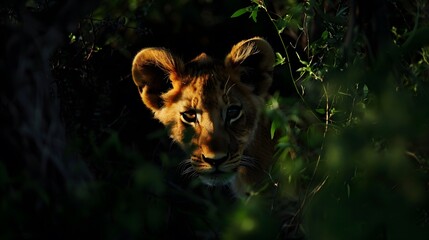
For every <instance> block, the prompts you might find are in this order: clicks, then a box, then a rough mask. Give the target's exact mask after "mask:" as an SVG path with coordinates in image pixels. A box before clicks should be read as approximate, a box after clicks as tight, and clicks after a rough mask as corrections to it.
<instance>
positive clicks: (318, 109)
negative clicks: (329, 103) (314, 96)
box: [315, 108, 326, 114]
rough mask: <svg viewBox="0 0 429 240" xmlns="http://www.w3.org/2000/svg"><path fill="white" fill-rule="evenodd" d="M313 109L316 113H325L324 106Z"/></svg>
mask: <svg viewBox="0 0 429 240" xmlns="http://www.w3.org/2000/svg"><path fill="white" fill-rule="evenodd" d="M315 111H316V112H317V113H320V114H325V113H326V111H325V109H324V108H317V109H316V110H315Z"/></svg>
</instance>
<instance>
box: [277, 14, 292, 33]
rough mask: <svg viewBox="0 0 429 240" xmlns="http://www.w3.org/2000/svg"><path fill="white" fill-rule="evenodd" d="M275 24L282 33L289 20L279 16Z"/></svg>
mask: <svg viewBox="0 0 429 240" xmlns="http://www.w3.org/2000/svg"><path fill="white" fill-rule="evenodd" d="M274 24H275V25H276V29H277V31H278V32H279V33H282V32H283V31H284V30H285V28H286V26H287V25H288V24H289V21H287V20H286V19H284V18H279V19H277V20H275V21H274Z"/></svg>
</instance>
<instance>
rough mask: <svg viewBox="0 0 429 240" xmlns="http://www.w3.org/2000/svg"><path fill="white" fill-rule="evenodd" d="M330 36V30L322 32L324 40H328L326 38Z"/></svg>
mask: <svg viewBox="0 0 429 240" xmlns="http://www.w3.org/2000/svg"><path fill="white" fill-rule="evenodd" d="M328 37H329V32H328V31H326V30H325V31H324V32H323V33H322V39H323V40H326V39H328Z"/></svg>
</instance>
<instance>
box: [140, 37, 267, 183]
mask: <svg viewBox="0 0 429 240" xmlns="http://www.w3.org/2000/svg"><path fill="white" fill-rule="evenodd" d="M273 65H274V53H273V50H272V48H271V46H270V45H269V44H268V43H267V42H266V41H265V40H263V39H261V38H252V39H249V40H245V41H242V42H240V43H238V44H237V45H235V46H234V47H233V48H232V50H231V52H230V53H229V54H228V55H227V57H226V59H225V61H224V62H219V61H216V60H213V59H212V58H210V57H209V56H207V55H206V54H204V53H203V54H201V55H200V56H198V57H196V58H195V59H194V60H192V61H191V62H189V63H186V64H185V63H183V62H182V60H181V59H179V58H177V57H175V56H173V55H172V54H171V53H170V52H168V51H167V50H165V49H162V48H146V49H143V50H141V51H140V52H139V53H138V54H137V55H136V57H135V58H134V61H133V68H132V75H133V80H134V82H135V84H136V85H137V87H138V89H139V92H140V94H141V97H142V100H143V102H144V104H145V105H146V106H147V107H148V108H149V109H151V110H152V112H153V113H154V117H155V118H157V119H158V120H159V121H160V122H162V123H163V124H164V125H165V126H166V127H168V128H169V131H170V136H171V138H172V139H173V140H174V141H175V142H177V143H178V144H179V145H180V146H181V147H182V148H183V149H184V150H185V151H186V152H187V153H189V154H190V159H189V160H188V163H189V168H188V169H186V170H185V173H190V172H195V173H197V174H198V175H199V176H200V178H201V179H202V180H203V182H204V183H206V184H208V185H223V184H228V183H229V182H231V180H232V179H233V178H234V176H235V174H236V172H237V170H238V169H239V168H243V167H244V168H245V167H257V165H258V163H257V162H256V163H255V162H253V161H250V160H249V159H251V158H249V157H246V149H247V147H249V144H250V143H251V142H252V141H253V138H254V133H255V131H256V129H257V127H258V120H259V116H260V113H261V111H262V109H263V107H264V104H265V97H266V94H267V91H268V88H269V87H270V85H271V81H272V78H271V72H272V69H273Z"/></svg>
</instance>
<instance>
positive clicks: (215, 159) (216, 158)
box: [201, 154, 228, 167]
mask: <svg viewBox="0 0 429 240" xmlns="http://www.w3.org/2000/svg"><path fill="white" fill-rule="evenodd" d="M201 157H202V160H203V161H204V162H206V163H208V164H210V166H212V167H219V166H220V165H221V164H222V163H224V162H225V161H226V160H228V154H213V155H212V156H210V157H206V156H205V155H204V154H202V155H201Z"/></svg>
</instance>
